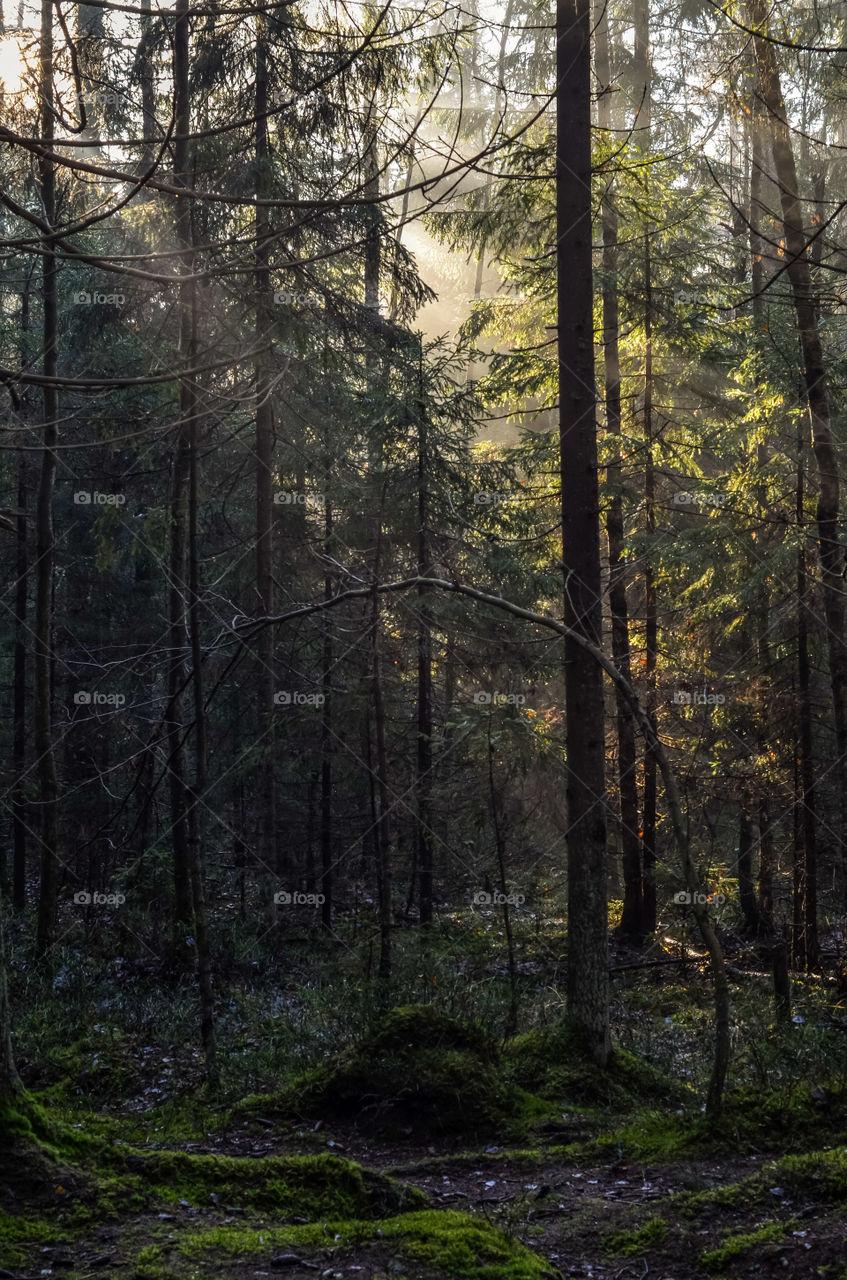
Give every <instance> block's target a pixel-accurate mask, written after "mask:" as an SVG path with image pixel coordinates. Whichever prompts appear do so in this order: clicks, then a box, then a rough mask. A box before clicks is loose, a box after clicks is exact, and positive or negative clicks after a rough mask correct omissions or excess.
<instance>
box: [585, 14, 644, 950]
mask: <svg viewBox="0 0 847 1280" xmlns="http://www.w3.org/2000/svg"><path fill="white" fill-rule="evenodd" d="M597 7H599V12H595V20H594V30H595V37H594V63H595V69H596V73H597V80H598V83H599V90H600V93H599V99H598V107H597V113H598V123H599V125H600V128H601V130H607V131H608V130H610V129H611V127H612V108H611V94H612V87H611V86H612V73H611V56H610V50H609V19H608V10H607V7H606V4H605V3H604V2H603V3H600V4H599V6H597ZM600 221H601V227H602V234H603V298H602V301H603V369H604V375H605V386H606V430H607V431H608V432H609V434H610V435H611V436H613V437H614V453H613V455H612V457H611V458H610V459H609V463H608V465H607V467H606V481H607V484H608V487H609V492H610V495H611V496H610V501H609V513H608V515H607V517H606V534H607V537H608V541H609V612H610V614H611V619H612V660H613V661H614V664H615V666H616V667H617V668H618V670H619V671H620V672H621V674H622V675H624V676H625V677H626V679H627V680H629V679H631V664H630V648H629V613H628V606H627V598H626V580H627V570H626V562H625V560H624V558H623V537H624V533H623V530H624V524H623V495H622V493H621V483H622V475H621V444H620V439H621V372H620V367H621V366H620V350H619V344H618V338H619V332H620V314H619V306H618V215H617V210H616V209H615V206H614V184H613V179H612V178H609V180H608V183H607V185H606V190H605V192H604V195H603V200H602V203H601V206H600ZM615 705H616V711H617V717H616V718H617V735H618V787H619V790H620V813H621V852H622V869H623V882H624V893H623V911H622V913H621V922H620V928H619V932H620V934H621V935H622V937H624V938H625V939H627V940H628V941H633V942H637V941H639V940H640V939H641V938H642V937H643V916H644V901H643V886H642V872H641V837H640V836H639V828H638V786H637V780H636V751H635V726H634V724H633V721H632V717H631V716H630V714H629V711H628V708H627V706H626V699H625V698H624V696H623V694H622V692H621V690H620V689H618V688H616V689H615Z"/></svg>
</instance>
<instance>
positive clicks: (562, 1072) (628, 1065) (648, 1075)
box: [503, 1022, 690, 1111]
mask: <svg viewBox="0 0 847 1280" xmlns="http://www.w3.org/2000/svg"><path fill="white" fill-rule="evenodd" d="M503 1060H504V1066H505V1067H506V1070H507V1072H508V1075H509V1077H510V1078H511V1079H512V1080H513V1081H514V1082H515V1084H517V1085H519V1086H520V1087H521V1088H522V1089H526V1090H530V1091H531V1092H532V1093H534V1094H537V1095H538V1096H539V1097H541V1098H545V1099H548V1100H549V1101H551V1102H557V1103H565V1104H568V1105H571V1106H576V1107H604V1108H609V1109H610V1110H613V1111H627V1110H628V1109H630V1108H631V1107H632V1106H633V1105H634V1104H637V1105H641V1106H643V1105H645V1104H655V1103H656V1101H657V1100H661V1102H662V1104H663V1106H664V1105H667V1104H669V1103H672V1102H675V1101H676V1102H682V1101H685V1100H686V1099H688V1100H690V1095H689V1093H688V1091H687V1090H686V1089H685V1088H684V1086H681V1085H679V1084H677V1083H675V1082H674V1081H672V1080H670V1079H669V1078H668V1077H667V1076H664V1075H663V1074H662V1073H661V1072H660V1071H657V1070H656V1068H655V1067H652V1066H650V1064H649V1063H647V1062H644V1061H643V1059H641V1058H638V1057H636V1055H635V1054H633V1053H629V1052H628V1051H627V1050H625V1049H613V1050H612V1052H611V1055H610V1057H609V1063H608V1066H607V1067H606V1069H605V1070H603V1071H601V1070H600V1068H599V1067H598V1066H597V1064H596V1063H595V1062H594V1061H593V1059H592V1058H591V1056H590V1054H589V1053H588V1052H587V1051H586V1049H585V1045H584V1043H583V1039H582V1036H581V1035H580V1033H579V1031H578V1030H576V1029H575V1028H574V1027H572V1026H570V1025H569V1024H568V1023H566V1022H558V1023H555V1024H553V1025H552V1026H549V1027H541V1028H537V1029H536V1030H534V1031H528V1032H527V1033H526V1034H525V1035H520V1036H516V1037H515V1038H514V1040H510V1041H509V1042H508V1044H507V1045H506V1047H505V1049H504V1051H503Z"/></svg>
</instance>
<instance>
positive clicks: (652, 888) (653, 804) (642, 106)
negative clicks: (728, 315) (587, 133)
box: [633, 0, 659, 935]
mask: <svg viewBox="0 0 847 1280" xmlns="http://www.w3.org/2000/svg"><path fill="white" fill-rule="evenodd" d="M633 17H634V48H633V56H634V60H635V75H636V92H637V93H638V94H639V95H640V97H639V101H638V102H637V104H636V112H635V128H636V129H637V134H636V137H637V142H638V148H639V151H640V152H641V154H642V155H647V154H648V152H649V150H650V140H651V131H652V127H653V67H652V61H651V53H650V9H649V4H648V3H647V0H639V2H638V3H637V5H636V6H635V10H634V14H633ZM644 183H645V188H646V192H645V198H649V183H650V179H649V170H647V176H646V177H645V179H644ZM652 233H653V229H652V227H651V226H650V224H649V223H648V224H647V226H646V227H645V228H644V404H643V410H642V413H643V430H644V450H645V454H644V527H645V531H646V534H647V549H646V552H645V557H644V631H645V637H644V644H645V665H644V675H645V679H646V681H647V698H646V702H647V714H648V715H650V716H652V717H653V718H654V721H655V715H656V666H657V662H658V653H659V615H658V602H657V597H656V572H655V567H654V565H653V559H652V545H653V542H654V540H655V533H656V475H655V469H654V463H653V270H652V263H651V242H650V237H651V235H652ZM657 782H658V779H657V772H656V761H655V760H654V759H653V757H652V754H651V753H650V751H649V750H647V749H645V755H644V796H643V806H644V809H643V813H644V819H643V824H642V860H643V877H644V879H643V913H642V919H641V929H642V933H643V934H645V935H646V934H649V933H653V932H655V929H656V910H657V905H656V812H657V799H658V797H657Z"/></svg>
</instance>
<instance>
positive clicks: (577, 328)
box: [556, 0, 609, 1065]
mask: <svg viewBox="0 0 847 1280" xmlns="http://www.w3.org/2000/svg"><path fill="white" fill-rule="evenodd" d="M590 30H591V10H590V0H558V4H557V9H556V85H557V90H556V120H557V130H556V224H557V238H556V255H557V273H558V357H559V446H560V476H561V503H562V552H563V562H564V571H565V583H564V595H565V621H566V623H567V625H568V626H570V627H572V628H573V629H574V630H576V631H577V632H579V633H580V634H581V635H585V636H586V637H587V638H589V639H591V640H592V641H593V642H594V643H595V644H600V643H601V628H602V613H601V590H602V586H601V571H600V502H599V488H598V476H597V437H596V420H595V393H594V336H593V328H594V326H593V281H592V253H591V249H592V246H591V194H590V193H591V51H590ZM565 701H566V710H567V760H568V782H567V796H568V843H567V848H568V954H569V957H570V960H569V963H568V986H567V1011H568V1015H569V1017H570V1018H571V1020H572V1021H573V1022H574V1023H575V1024H576V1025H577V1026H578V1027H579V1028H580V1029H581V1030H582V1032H583V1034H584V1037H585V1041H586V1044H587V1045H588V1047H589V1049H590V1051H591V1053H592V1054H593V1056H594V1058H595V1059H596V1061H597V1062H598V1063H599V1064H601V1065H605V1063H606V1062H607V1061H608V1056H609V985H608V921H607V884H606V809H605V806H606V795H605V733H604V699H603V675H602V672H601V671H600V669H599V668H598V666H597V664H596V663H595V662H593V661H592V660H591V658H590V656H589V655H588V654H587V652H586V650H585V649H583V648H582V647H581V646H580V645H579V644H577V643H576V642H575V641H574V640H573V639H572V638H570V637H568V638H567V639H566V641H565Z"/></svg>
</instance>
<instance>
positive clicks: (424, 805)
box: [415, 339, 432, 925]
mask: <svg viewBox="0 0 847 1280" xmlns="http://www.w3.org/2000/svg"><path fill="white" fill-rule="evenodd" d="M421 341H423V339H421ZM422 399H423V398H422V397H421V401H422ZM419 414H420V418H419V422H418V573H419V574H420V576H421V577H426V575H427V574H428V573H429V571H430V568H431V565H430V563H429V554H430V553H429V528H428V526H429V489H428V468H429V457H428V452H427V450H428V440H427V422H426V410H425V409H424V407H423V403H422V402H421V405H420V407H419ZM428 594H429V592H428V590H427V588H426V587H423V586H422V587H419V589H418V751H417V779H416V781H417V787H416V791H417V815H416V816H417V822H416V827H415V833H416V847H417V864H418V877H419V881H418V883H419V901H418V906H419V909H420V915H419V919H420V923H421V924H422V925H427V924H431V922H432V831H431V828H432V628H431V625H430V618H429V612H428V608H427V596H428Z"/></svg>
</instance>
